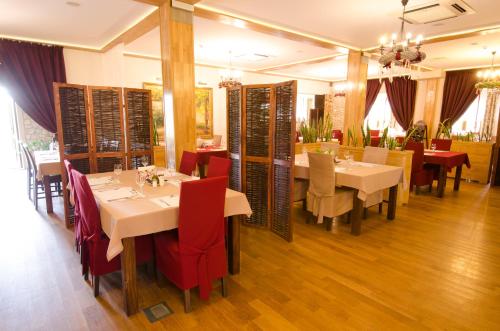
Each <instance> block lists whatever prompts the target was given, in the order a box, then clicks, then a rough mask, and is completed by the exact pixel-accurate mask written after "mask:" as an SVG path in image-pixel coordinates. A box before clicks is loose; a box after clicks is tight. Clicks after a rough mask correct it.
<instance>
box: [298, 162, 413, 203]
mask: <svg viewBox="0 0 500 331" xmlns="http://www.w3.org/2000/svg"><path fill="white" fill-rule="evenodd" d="M295 178H303V179H309V160H308V158H307V155H306V154H297V155H295ZM399 183H403V185H405V184H404V176H403V168H401V167H393V166H388V165H380V164H373V163H363V162H353V163H352V164H351V165H348V164H347V161H345V160H342V161H341V162H340V163H339V164H337V165H336V166H335V184H336V185H337V186H346V187H351V188H355V189H357V190H358V198H359V199H360V200H363V201H365V200H366V198H367V196H368V195H370V194H371V193H375V192H377V191H380V190H383V189H386V188H389V187H391V186H394V185H397V184H399Z"/></svg>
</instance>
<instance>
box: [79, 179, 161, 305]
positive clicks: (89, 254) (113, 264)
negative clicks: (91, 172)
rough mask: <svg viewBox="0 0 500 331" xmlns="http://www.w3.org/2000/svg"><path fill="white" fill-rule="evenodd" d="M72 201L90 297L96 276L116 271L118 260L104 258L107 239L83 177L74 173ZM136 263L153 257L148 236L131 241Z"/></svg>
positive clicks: (96, 286) (96, 284)
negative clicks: (77, 215) (91, 279)
mask: <svg viewBox="0 0 500 331" xmlns="http://www.w3.org/2000/svg"><path fill="white" fill-rule="evenodd" d="M72 174H73V180H74V185H75V186H74V187H75V193H76V201H77V203H78V208H79V213H80V228H81V235H82V238H81V252H82V253H81V254H82V263H83V268H84V271H85V276H86V278H87V274H88V270H89V269H90V273H91V274H92V275H93V277H94V296H96V297H97V296H98V295H99V276H102V275H104V274H107V273H110V272H113V271H117V270H120V267H121V266H120V257H119V256H116V257H115V258H113V259H112V260H111V261H108V260H107V258H106V251H107V249H108V246H109V238H108V237H107V236H106V234H105V233H104V232H103V231H102V228H101V216H100V214H99V210H98V208H97V204H96V201H95V199H94V195H93V193H92V190H91V189H90V186H89V183H88V181H87V177H85V175H83V174H81V173H80V172H78V171H76V170H74V169H73V170H72ZM135 249H136V260H137V264H142V263H144V262H147V261H150V260H151V259H152V257H153V240H152V236H140V237H136V238H135Z"/></svg>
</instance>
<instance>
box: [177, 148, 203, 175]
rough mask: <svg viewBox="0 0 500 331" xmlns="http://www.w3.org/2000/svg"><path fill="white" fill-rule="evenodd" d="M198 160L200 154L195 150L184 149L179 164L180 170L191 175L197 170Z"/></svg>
mask: <svg viewBox="0 0 500 331" xmlns="http://www.w3.org/2000/svg"><path fill="white" fill-rule="evenodd" d="M197 162H198V155H197V154H196V153H193V152H188V151H183V152H182V157H181V165H180V166H179V172H180V173H182V174H184V175H188V176H191V175H192V174H193V171H195V170H196V164H197Z"/></svg>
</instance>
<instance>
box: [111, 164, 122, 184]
mask: <svg viewBox="0 0 500 331" xmlns="http://www.w3.org/2000/svg"><path fill="white" fill-rule="evenodd" d="M113 172H114V173H115V176H116V182H117V183H118V182H120V180H119V179H118V178H119V177H120V175H121V173H122V164H121V163H116V164H115V166H114V169H113Z"/></svg>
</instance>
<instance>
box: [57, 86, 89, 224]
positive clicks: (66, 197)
mask: <svg viewBox="0 0 500 331" xmlns="http://www.w3.org/2000/svg"><path fill="white" fill-rule="evenodd" d="M52 88H53V91H54V105H55V112H56V122H57V140H58V143H59V160H60V166H61V179H62V184H63V186H62V187H63V200H64V222H65V225H66V228H69V227H71V224H70V219H69V194H68V190H66V187H67V186H68V176H67V174H66V167H65V165H64V160H81V159H88V160H89V170H90V171H92V161H91V155H92V153H91V150H92V134H91V132H90V113H89V100H88V88H87V86H86V85H78V84H66V83H53V84H52ZM61 88H76V89H82V90H83V98H84V103H85V116H86V124H87V141H88V152H87V153H77V154H65V153H64V133H63V132H64V131H63V127H62V115H61V101H60V93H59V90H60V89H61Z"/></svg>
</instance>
